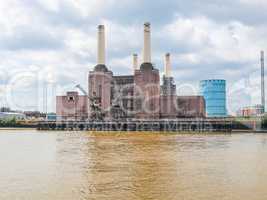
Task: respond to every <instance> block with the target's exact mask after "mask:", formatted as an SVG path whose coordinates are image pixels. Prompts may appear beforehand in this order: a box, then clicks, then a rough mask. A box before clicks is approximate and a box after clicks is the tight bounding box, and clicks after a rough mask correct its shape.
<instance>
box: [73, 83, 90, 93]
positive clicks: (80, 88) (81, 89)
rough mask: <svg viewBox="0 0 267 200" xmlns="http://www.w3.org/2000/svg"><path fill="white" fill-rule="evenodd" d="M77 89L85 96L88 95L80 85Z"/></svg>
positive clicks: (76, 86)
mask: <svg viewBox="0 0 267 200" xmlns="http://www.w3.org/2000/svg"><path fill="white" fill-rule="evenodd" d="M75 88H78V89H79V90H80V91H81V92H82V93H83V94H84V95H87V92H86V91H85V89H83V87H82V86H81V85H80V84H77V85H75Z"/></svg>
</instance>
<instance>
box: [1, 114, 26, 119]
mask: <svg viewBox="0 0 267 200" xmlns="http://www.w3.org/2000/svg"><path fill="white" fill-rule="evenodd" d="M11 119H16V120H24V119H26V116H25V115H24V114H23V113H15V112H0V120H11Z"/></svg>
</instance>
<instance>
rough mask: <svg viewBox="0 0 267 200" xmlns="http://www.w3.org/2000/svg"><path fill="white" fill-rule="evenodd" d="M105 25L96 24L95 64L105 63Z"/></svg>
mask: <svg viewBox="0 0 267 200" xmlns="http://www.w3.org/2000/svg"><path fill="white" fill-rule="evenodd" d="M105 46H106V45H105V26H104V25H99V26H98V41H97V51H98V52H97V64H99V65H105V64H106V55H105V53H106V52H105V51H106V47H105Z"/></svg>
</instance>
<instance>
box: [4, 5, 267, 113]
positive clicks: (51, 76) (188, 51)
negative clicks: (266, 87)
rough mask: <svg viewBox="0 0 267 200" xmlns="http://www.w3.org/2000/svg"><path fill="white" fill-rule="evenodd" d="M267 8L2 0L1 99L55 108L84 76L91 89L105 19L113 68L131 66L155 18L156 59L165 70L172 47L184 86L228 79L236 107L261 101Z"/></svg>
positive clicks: (18, 105)
mask: <svg viewBox="0 0 267 200" xmlns="http://www.w3.org/2000/svg"><path fill="white" fill-rule="evenodd" d="M266 9H267V1H266V0H224V1H222V0H187V1H183V0H170V1H167V0H154V1H148V0H90V1H88V0H8V1H4V0H0V106H9V107H11V108H13V109H17V110H41V111H46V110H47V111H55V96H56V95H63V94H64V93H65V92H66V91H69V90H75V88H74V86H75V85H76V84H80V85H81V86H82V87H84V88H85V89H86V90H87V78H88V77H87V76H88V72H89V71H90V70H92V69H93V67H94V66H95V65H96V52H97V51H96V44H97V41H96V39H97V38H96V37H97V32H96V31H97V26H98V25H99V24H104V25H105V26H106V37H107V66H108V68H109V69H110V70H112V71H113V72H114V74H116V75H119V74H131V73H132V54H133V53H138V55H139V58H140V60H139V61H140V63H141V58H142V56H141V52H142V44H143V24H144V22H150V23H151V28H152V61H153V63H154V64H155V66H156V67H157V68H158V69H159V70H160V72H161V75H162V72H163V66H164V54H165V53H167V52H169V53H171V62H172V74H173V77H174V78H175V81H176V84H177V92H178V94H179V95H197V94H198V91H199V90H198V85H199V81H200V80H202V79H214V78H219V79H225V80H226V81H227V109H228V112H229V113H230V114H233V113H235V111H236V110H237V109H239V108H240V107H242V106H248V105H253V104H259V103H260V51H261V50H266V52H267V37H266V36H267V21H266V20H265V19H267V12H266ZM266 54H267V53H266Z"/></svg>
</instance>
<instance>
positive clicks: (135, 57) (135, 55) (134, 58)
mask: <svg viewBox="0 0 267 200" xmlns="http://www.w3.org/2000/svg"><path fill="white" fill-rule="evenodd" d="M137 69H138V55H137V54H133V70H134V71H135V70H137Z"/></svg>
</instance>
